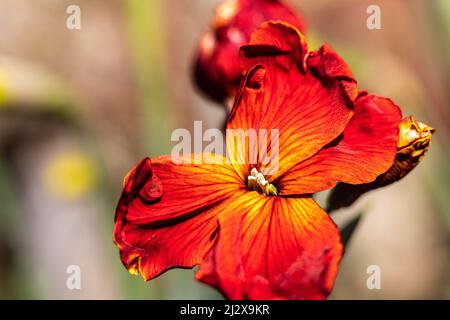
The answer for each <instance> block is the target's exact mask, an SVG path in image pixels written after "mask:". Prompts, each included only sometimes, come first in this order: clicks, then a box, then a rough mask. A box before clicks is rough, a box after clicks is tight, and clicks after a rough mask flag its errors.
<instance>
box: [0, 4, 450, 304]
mask: <svg viewBox="0 0 450 320" xmlns="http://www.w3.org/2000/svg"><path fill="white" fill-rule="evenodd" d="M286 2H287V3H288V4H290V5H291V6H293V7H295V8H297V9H298V10H300V11H301V12H303V14H304V16H305V18H306V20H307V22H308V35H307V39H308V42H309V44H310V48H311V49H315V48H317V47H319V45H320V44H321V43H322V42H324V41H326V42H328V43H329V44H331V45H332V46H333V47H334V48H335V49H336V51H338V52H339V53H340V54H341V55H342V56H343V57H344V58H345V60H346V61H347V62H348V63H349V64H350V66H351V68H352V70H353V72H354V74H355V75H356V78H357V79H358V81H359V87H360V89H368V90H369V91H371V92H375V93H379V94H381V95H384V96H387V97H390V98H392V99H393V100H394V101H395V102H396V103H397V104H398V105H400V106H401V107H402V109H403V113H404V115H405V116H406V115H409V114H413V115H414V116H415V117H416V118H417V119H418V120H420V121H422V122H425V123H427V124H430V125H431V126H433V127H434V128H436V129H437V132H436V134H435V135H434V137H433V145H432V147H431V150H430V151H429V153H428V154H427V156H426V158H425V160H424V161H423V162H422V163H421V164H420V165H419V166H418V167H417V168H416V169H415V170H414V171H413V172H412V173H411V174H409V175H408V176H407V177H406V178H404V179H403V180H402V181H401V182H399V183H396V184H393V185H391V186H389V187H387V188H384V189H382V190H379V191H375V192H372V193H370V194H368V195H366V196H365V197H364V198H363V199H361V200H360V201H358V203H357V204H356V205H355V206H354V207H352V208H351V209H348V210H346V211H347V212H345V211H342V212H337V213H336V216H337V217H338V219H339V216H342V217H343V216H345V215H347V214H352V212H361V211H364V216H363V218H362V220H361V222H360V225H359V227H358V229H357V230H356V232H355V234H354V237H353V238H352V239H351V242H350V244H349V246H348V248H347V253H346V255H345V257H344V260H343V262H342V265H341V270H340V273H339V275H338V279H337V282H336V286H335V290H334V292H333V294H332V296H331V298H333V299H379V298H381V299H448V298H450V281H449V280H450V278H449V276H450V250H449V249H450V210H449V208H450V169H449V158H450V148H449V139H450V114H449V107H450V85H449V83H450V1H447V0H430V1H429V0H384V1H382V0H370V1H366V0H339V1H337V0H291V1H286ZM219 3H220V1H219V0H164V1H163V0H148V1H146V0H127V1H125V0H123V1H120V0H108V1H106V0H89V1H88V0H72V1H65V0H34V1H30V0H0V298H3V299H6V298H9V299H20V298H31V299H55V298H56V299H82V298H87V299H116V298H123V299H130V298H135V299H183V298H188V299H200V298H203V299H216V298H220V297H221V296H220V295H219V294H218V293H217V292H216V291H215V290H213V289H210V288H209V287H207V286H205V285H203V284H200V283H197V282H195V281H194V279H193V272H192V271H191V270H172V271H169V272H167V273H165V274H164V275H162V276H160V277H159V278H157V279H156V280H154V281H151V282H149V283H144V282H143V280H142V279H141V278H140V277H135V276H131V275H129V274H128V272H127V271H126V270H125V268H124V267H123V266H122V264H121V262H120V259H119V255H118V250H117V248H116V247H115V245H114V244H113V242H112V229H113V225H114V223H113V217H114V210H115V206H116V203H117V200H118V198H119V196H120V193H121V189H122V179H123V177H124V176H125V174H126V173H127V172H128V170H130V169H131V168H132V167H133V166H134V165H135V164H136V163H137V162H138V161H139V160H140V159H142V158H143V157H144V156H155V155H159V154H165V153H169V152H170V150H171V149H172V147H173V143H172V142H171V141H170V134H171V132H172V130H174V129H176V128H187V129H192V128H193V121H194V120H203V128H204V130H206V129H207V128H221V127H222V124H223V121H224V119H225V113H224V110H223V108H222V107H221V106H219V105H215V104H214V103H212V102H210V101H208V100H207V99H205V98H204V97H203V96H202V95H200V94H199V93H198V92H197V91H196V89H195V87H194V85H193V83H192V81H191V76H190V72H191V70H190V68H191V63H192V60H193V58H194V55H195V49H196V44H197V42H198V40H199V38H200V36H201V34H202V33H203V32H204V31H206V30H207V29H208V25H209V21H210V20H211V18H212V15H213V13H214V8H215V7H216V6H217V5H218V4H219ZM72 4H76V5H78V6H79V7H80V8H81V30H69V29H67V28H66V19H67V17H68V14H67V13H66V9H67V7H68V6H69V5H72ZM371 4H377V5H379V6H380V8H381V21H382V29H381V30H368V29H367V27H366V19H367V17H368V15H367V13H366V9H367V7H368V6H369V5H371ZM348 212H350V213H348ZM70 265H77V266H79V267H80V270H81V289H80V290H69V289H68V288H67V286H66V281H67V278H68V277H69V276H70V274H67V273H66V272H67V268H68V267H69V266H70ZM369 265H378V266H380V269H381V276H382V277H381V289H380V290H368V289H367V286H366V280H367V278H368V276H369V275H368V274H367V273H366V269H367V267H368V266H369Z"/></svg>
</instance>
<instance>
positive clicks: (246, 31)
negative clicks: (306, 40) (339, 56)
mask: <svg viewBox="0 0 450 320" xmlns="http://www.w3.org/2000/svg"><path fill="white" fill-rule="evenodd" d="M268 20H283V21H286V22H287V23H290V24H292V25H294V26H295V27H297V28H298V29H299V30H301V31H303V32H304V31H305V26H304V22H303V19H302V18H301V17H300V16H299V15H298V14H297V13H294V11H293V10H291V9H290V8H289V7H288V6H287V5H285V4H284V3H282V2H281V1H279V0H227V1H225V2H224V3H223V4H222V5H221V6H219V8H218V9H217V11H216V15H215V18H214V20H213V21H212V25H211V28H212V30H211V31H209V32H207V33H206V34H205V35H204V36H203V37H202V39H201V41H200V43H199V48H198V53H197V57H196V62H195V68H194V71H195V80H196V83H197V85H198V87H199V88H200V89H201V90H202V91H203V92H204V93H205V94H206V95H207V96H209V97H210V98H212V99H213V100H216V101H218V102H219V103H222V102H224V100H226V99H227V98H229V97H234V93H235V91H236V89H237V87H238V85H239V81H240V80H241V77H242V70H241V69H240V67H239V64H238V61H237V55H238V52H239V48H240V47H241V46H242V45H244V44H247V43H248V41H249V40H250V36H251V34H252V33H253V32H254V31H255V30H256V28H257V27H259V25H260V24H261V23H263V22H264V21H268Z"/></svg>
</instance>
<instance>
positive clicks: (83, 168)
mask: <svg viewBox="0 0 450 320" xmlns="http://www.w3.org/2000/svg"><path fill="white" fill-rule="evenodd" d="M96 180H97V170H96V167H95V165H94V163H93V161H92V159H91V158H90V157H89V156H88V155H87V154H85V153H82V152H70V153H63V154H60V155H57V156H56V157H54V158H53V159H52V160H51V161H50V163H49V164H48V166H47V168H46V169H45V172H44V182H45V185H46V187H47V189H48V192H49V193H50V194H51V195H52V196H54V197H57V198H59V199H61V200H66V201H70V200H77V199H79V198H82V197H84V196H86V195H87V194H89V193H90V192H91V191H92V189H93V188H94V186H95V183H96Z"/></svg>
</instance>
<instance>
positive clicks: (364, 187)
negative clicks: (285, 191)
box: [327, 116, 435, 212]
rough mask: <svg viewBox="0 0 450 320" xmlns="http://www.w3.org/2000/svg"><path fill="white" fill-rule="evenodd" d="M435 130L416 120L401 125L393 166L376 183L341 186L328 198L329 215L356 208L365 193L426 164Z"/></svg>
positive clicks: (404, 121)
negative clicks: (356, 203)
mask: <svg viewBox="0 0 450 320" xmlns="http://www.w3.org/2000/svg"><path fill="white" fill-rule="evenodd" d="M434 131H435V130H434V129H433V128H432V127H430V126H428V125H426V124H424V123H422V122H419V121H416V120H415V119H414V118H413V117H412V116H409V117H406V118H404V119H403V120H402V121H401V122H400V125H399V138H398V142H397V155H396V157H395V160H394V163H393V165H392V166H391V167H390V168H389V169H388V170H387V171H386V172H385V173H383V174H382V175H380V176H378V177H377V179H375V181H373V182H370V183H365V184H361V185H351V184H346V183H340V184H338V185H337V186H336V187H335V188H334V189H333V191H332V192H331V195H330V196H329V198H328V209H327V211H328V212H330V211H333V210H336V209H339V208H342V207H348V206H350V205H351V204H353V203H354V202H355V201H356V200H357V199H358V198H359V197H360V196H361V195H363V194H364V193H366V192H368V191H371V190H374V189H377V188H381V187H385V186H387V185H389V184H391V183H393V182H396V181H398V180H400V179H401V178H403V177H404V176H406V175H407V174H408V173H409V172H411V170H412V169H414V168H415V167H416V166H417V165H418V164H419V163H420V161H422V159H423V157H424V155H425V152H426V151H427V150H428V148H429V147H430V145H431V137H432V135H433V133H434Z"/></svg>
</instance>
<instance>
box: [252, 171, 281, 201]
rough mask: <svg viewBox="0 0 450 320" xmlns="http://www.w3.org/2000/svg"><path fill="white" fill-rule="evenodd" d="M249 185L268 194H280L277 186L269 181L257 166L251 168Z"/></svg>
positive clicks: (254, 189)
mask: <svg viewBox="0 0 450 320" xmlns="http://www.w3.org/2000/svg"><path fill="white" fill-rule="evenodd" d="M247 186H248V188H249V189H250V190H253V191H258V192H259V193H262V194H264V195H266V196H276V195H278V190H277V188H276V187H275V186H274V185H273V184H271V183H269V181H267V180H266V178H265V177H264V175H263V174H262V173H260V172H258V170H257V169H256V168H253V169H252V170H250V175H249V176H248V177H247Z"/></svg>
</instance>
